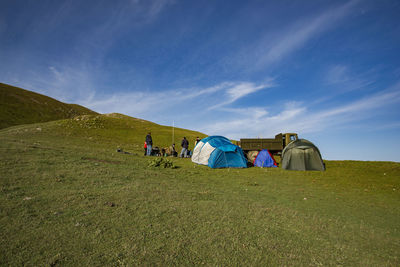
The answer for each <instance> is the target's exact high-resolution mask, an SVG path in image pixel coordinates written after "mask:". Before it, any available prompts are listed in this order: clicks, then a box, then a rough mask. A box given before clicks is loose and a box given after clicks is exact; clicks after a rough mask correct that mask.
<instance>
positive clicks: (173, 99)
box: [82, 79, 274, 119]
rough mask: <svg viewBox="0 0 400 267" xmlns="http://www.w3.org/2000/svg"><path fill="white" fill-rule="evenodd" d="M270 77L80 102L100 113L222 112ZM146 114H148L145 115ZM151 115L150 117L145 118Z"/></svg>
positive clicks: (125, 94) (228, 110) (270, 80)
mask: <svg viewBox="0 0 400 267" xmlns="http://www.w3.org/2000/svg"><path fill="white" fill-rule="evenodd" d="M273 84H274V83H273V79H268V82H266V83H263V84H259V85H256V84H254V83H251V82H223V83H220V84H217V85H215V86H211V87H207V88H190V89H174V90H169V91H161V92H138V91H134V92H129V93H123V94H118V93H117V94H113V95H103V96H96V97H94V98H92V99H90V100H89V101H85V102H83V103H82V104H84V105H86V106H88V107H90V108H92V109H94V110H96V111H99V112H102V113H109V112H120V113H125V114H129V115H131V116H139V117H140V116H153V118H154V116H157V115H159V114H160V113H161V114H167V113H173V112H175V110H176V111H177V112H179V113H178V114H172V115H175V116H183V115H182V113H181V111H180V108H181V109H186V108H188V107H189V108H190V110H189V109H187V112H186V113H190V114H196V113H199V112H200V113H202V114H203V113H204V112H211V110H216V109H219V110H221V111H225V112H236V111H237V110H235V109H233V108H229V105H230V104H232V103H234V102H235V101H237V100H239V99H241V98H243V97H245V96H247V95H249V94H252V93H254V92H257V91H259V90H262V89H265V88H269V87H271V86H273ZM146 118H147V117H146ZM147 119H150V118H147Z"/></svg>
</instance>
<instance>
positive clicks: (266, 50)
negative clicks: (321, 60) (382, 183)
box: [255, 0, 359, 68]
mask: <svg viewBox="0 0 400 267" xmlns="http://www.w3.org/2000/svg"><path fill="white" fill-rule="evenodd" d="M358 2H359V1H358V0H353V1H350V2H348V3H346V4H344V5H342V6H339V7H334V8H330V9H328V10H326V11H325V12H324V13H322V14H320V15H318V16H314V17H313V18H311V19H306V20H300V21H296V22H295V23H293V24H292V25H291V26H289V27H287V28H286V29H283V30H282V29H280V31H279V33H278V34H276V35H275V36H267V37H266V38H265V39H264V40H262V41H261V43H260V44H259V47H258V48H257V49H256V50H255V53H256V55H257V57H258V59H257V61H256V64H255V65H256V66H258V67H259V68H261V67H263V66H266V65H269V64H272V63H275V62H278V61H280V60H281V59H283V58H284V57H286V56H288V55H290V54H291V53H292V52H294V51H296V50H298V49H300V48H301V47H303V46H304V45H305V44H306V43H307V42H308V41H309V40H311V39H312V38H314V37H316V36H317V35H319V34H321V33H323V32H325V31H327V30H329V29H332V28H333V27H334V26H335V25H336V24H337V23H338V22H340V21H341V19H343V18H344V17H346V16H347V15H349V14H350V13H351V11H352V9H353V7H354V6H355V5H356V4H357V3H358ZM271 38H272V40H271Z"/></svg>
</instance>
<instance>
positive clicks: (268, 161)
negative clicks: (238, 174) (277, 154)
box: [253, 149, 278, 168]
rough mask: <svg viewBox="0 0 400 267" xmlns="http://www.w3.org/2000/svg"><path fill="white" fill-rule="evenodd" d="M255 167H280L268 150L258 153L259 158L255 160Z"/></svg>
mask: <svg viewBox="0 0 400 267" xmlns="http://www.w3.org/2000/svg"><path fill="white" fill-rule="evenodd" d="M253 165H254V166H256V167H273V168H274V167H275V168H276V167H278V165H277V164H276V161H275V159H274V157H273V156H272V155H271V153H270V152H269V151H268V150H267V149H263V150H261V151H260V152H258V154H257V157H256V158H255V159H254V162H253Z"/></svg>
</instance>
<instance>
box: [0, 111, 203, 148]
mask: <svg viewBox="0 0 400 267" xmlns="http://www.w3.org/2000/svg"><path fill="white" fill-rule="evenodd" d="M0 132H3V133H7V132H8V133H9V134H11V135H13V134H15V135H19V134H20V133H27V134H29V135H30V136H46V138H50V139H52V138H54V139H57V140H58V139H59V138H64V141H63V142H65V139H67V140H70V141H71V143H74V144H76V143H79V144H80V145H81V146H85V147H101V148H106V149H107V150H111V151H113V150H115V149H116V148H122V149H124V150H126V151H131V152H133V151H135V152H140V154H141V153H142V151H143V143H144V140H145V137H146V135H147V133H148V132H151V134H152V137H153V146H158V147H168V146H170V145H171V144H172V143H175V144H176V148H177V149H178V150H179V149H180V143H181V140H182V138H183V137H184V136H185V137H186V138H187V139H188V140H189V148H190V149H193V144H194V141H195V139H196V137H200V138H204V137H206V136H207V135H205V134H203V133H200V132H196V131H191V130H186V129H181V128H176V127H175V128H173V127H171V126H163V125H159V124H156V123H153V122H150V121H146V120H142V119H137V118H133V117H129V116H126V115H123V114H118V113H111V114H101V115H100V114H97V115H80V116H76V117H74V118H71V119H64V120H57V121H50V122H45V123H36V124H31V125H21V126H16V127H12V128H9V129H4V130H1V131H0Z"/></svg>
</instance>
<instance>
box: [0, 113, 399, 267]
mask: <svg viewBox="0 0 400 267" xmlns="http://www.w3.org/2000/svg"><path fill="white" fill-rule="evenodd" d="M149 130H150V131H151V132H152V135H153V139H154V143H155V145H159V146H164V145H169V144H170V143H171V132H172V129H171V128H170V127H165V126H160V125H156V124H153V123H150V122H147V121H142V120H139V119H133V118H129V117H126V116H122V115H118V114H114V115H109V116H105V115H101V116H83V117H78V118H75V119H69V120H62V121H55V122H49V123H41V124H35V125H28V126H15V127H11V128H7V129H3V130H1V131H0V157H1V161H0V225H1V231H0V264H1V265H12V266H15V265H30V266H44V265H50V266H54V265H61V266H65V265H79V266H81V265H86V266H103V265H113V266H115V265H128V266H132V265H140V266H142V265H146V266H147V265H207V266H210V265H211V266H215V265H220V266H231V265H234V266H282V265H295V266H303V265H312V266H316V265H317V266H318V265H325V266H326V265H328V266H331V265H339V266H399V265H400V232H399V230H400V229H399V228H400V224H399V222H400V206H399V203H400V193H399V191H400V164H399V163H393V162H356V161H354V162H353V161H326V166H327V171H325V172H300V171H285V170H282V169H280V168H276V169H270V168H248V169H210V168H208V167H206V166H199V165H195V164H193V163H192V162H191V161H190V159H179V158H168V159H170V160H171V161H172V162H173V164H174V165H175V166H177V168H175V169H172V168H158V167H148V165H149V161H151V160H153V159H154V158H149V157H144V156H142V152H143V149H142V144H143V142H144V137H145V135H146V132H147V131H149ZM182 135H185V136H187V137H188V138H189V141H191V143H193V141H194V138H195V137H196V136H197V135H200V133H197V132H191V131H187V130H183V129H176V131H175V136H176V140H175V142H176V143H179V140H180V139H181V138H182ZM201 137H202V136H201ZM118 147H122V148H123V149H124V150H126V151H129V152H131V153H132V154H130V155H128V154H121V153H117V152H115V151H116V148H118ZM178 147H179V146H178Z"/></svg>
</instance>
